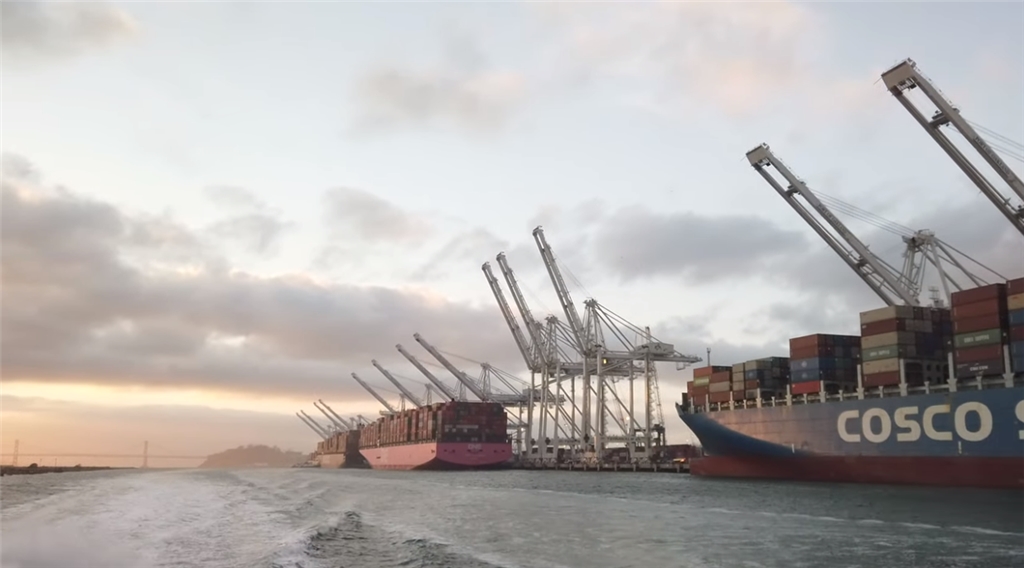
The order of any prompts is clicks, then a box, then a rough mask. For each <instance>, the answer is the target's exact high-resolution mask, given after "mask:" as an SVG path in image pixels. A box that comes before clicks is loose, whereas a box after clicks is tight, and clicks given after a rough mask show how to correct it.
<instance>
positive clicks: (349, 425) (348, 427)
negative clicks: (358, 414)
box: [314, 398, 359, 430]
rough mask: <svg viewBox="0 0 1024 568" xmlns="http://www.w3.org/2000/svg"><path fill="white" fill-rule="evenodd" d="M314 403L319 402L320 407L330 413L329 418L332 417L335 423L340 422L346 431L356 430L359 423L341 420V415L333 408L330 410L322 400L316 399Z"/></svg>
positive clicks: (353, 420) (347, 419)
mask: <svg viewBox="0 0 1024 568" xmlns="http://www.w3.org/2000/svg"><path fill="white" fill-rule="evenodd" d="M316 401H317V402H319V403H320V406H323V407H324V409H325V410H327V412H330V413H331V416H333V417H334V419H335V421H337V422H340V423H341V425H342V426H343V427H344V428H345V429H346V430H356V429H358V428H359V421H358V420H356V419H355V418H342V417H341V415H339V414H338V413H337V412H335V411H334V409H333V408H331V407H330V406H329V405H328V404H327V403H326V402H324V401H323V399H322V398H318V399H316ZM314 404H315V403H314Z"/></svg>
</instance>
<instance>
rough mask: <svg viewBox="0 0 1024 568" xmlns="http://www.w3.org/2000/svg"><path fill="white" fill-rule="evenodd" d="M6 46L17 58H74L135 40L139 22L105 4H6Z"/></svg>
mask: <svg viewBox="0 0 1024 568" xmlns="http://www.w3.org/2000/svg"><path fill="white" fill-rule="evenodd" d="M0 14H2V18H0V19H2V34H0V35H2V45H3V49H4V53H5V54H8V53H9V54H13V55H16V56H33V57H37V56H43V57H52V56H62V57H64V56H72V55H76V54H78V53H81V52H83V51H86V50H89V49H94V48H102V47H106V46H108V45H110V44H112V43H114V42H117V41H120V40H123V39H125V38H128V37H131V36H132V35H133V34H134V33H135V31H136V24H135V22H134V21H133V20H132V19H131V17H129V16H128V15H127V14H126V13H124V12H122V11H121V10H119V9H117V8H114V7H112V6H109V5H106V4H104V3H102V2H84V3H78V2H69V3H55V2H39V1H35V0H24V1H20V0H19V1H6V0H5V1H4V2H2V3H0Z"/></svg>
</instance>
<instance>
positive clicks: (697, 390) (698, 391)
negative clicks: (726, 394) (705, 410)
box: [688, 366, 729, 406]
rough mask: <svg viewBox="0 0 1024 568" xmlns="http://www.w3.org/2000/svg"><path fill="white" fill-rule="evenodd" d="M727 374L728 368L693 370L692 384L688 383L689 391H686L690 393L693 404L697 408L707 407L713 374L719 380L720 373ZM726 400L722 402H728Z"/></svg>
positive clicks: (709, 367)
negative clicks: (717, 374) (716, 374)
mask: <svg viewBox="0 0 1024 568" xmlns="http://www.w3.org/2000/svg"><path fill="white" fill-rule="evenodd" d="M728 372H729V367H722V366H708V367H698V368H696V369H694V370H693V382H692V383H690V386H689V389H688V392H689V393H690V398H692V399H693V401H694V404H697V405H698V406H705V405H707V403H708V402H709V394H710V392H711V376H712V375H714V374H715V373H719V378H720V377H721V373H728ZM726 382H728V381H726ZM715 388H716V389H718V388H719V387H715ZM716 398H718V399H721V398H722V397H720V396H719V397H716ZM728 400H729V399H728V398H726V399H725V400H724V401H722V402H728ZM712 402H713V401H712Z"/></svg>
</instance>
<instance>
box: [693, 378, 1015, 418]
mask: <svg viewBox="0 0 1024 568" xmlns="http://www.w3.org/2000/svg"><path fill="white" fill-rule="evenodd" d="M1011 383H1012V384H1011V385H1008V384H1007V379H1005V378H1004V377H975V378H973V379H966V380H960V381H955V382H952V383H951V382H948V381H947V382H942V383H925V384H924V385H920V386H913V387H910V386H901V385H893V386H882V387H872V388H865V389H862V391H861V392H856V391H854V392H846V391H840V392H838V393H835V394H825V393H812V394H802V395H794V396H789V397H772V398H758V399H750V400H739V401H732V402H722V403H716V402H712V403H708V404H707V407H706V408H705V406H704V405H698V404H695V402H696V401H694V400H692V399H691V400H690V411H691V412H698V411H711V412H718V411H723V410H730V409H731V410H739V409H747V408H761V407H765V406H792V405H798V404H814V403H820V402H832V401H843V400H858V399H865V398H872V399H873V398H891V397H901V396H907V395H909V394H938V393H947V392H953V391H958V390H984V389H997V388H1006V387H1007V386H1024V374H1020V373H1018V374H1017V375H1016V376H1014V377H1013V378H1012V379H1011Z"/></svg>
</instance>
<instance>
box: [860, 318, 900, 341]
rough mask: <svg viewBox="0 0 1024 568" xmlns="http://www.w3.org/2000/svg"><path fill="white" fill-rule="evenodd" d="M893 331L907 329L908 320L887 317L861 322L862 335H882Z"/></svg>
mask: <svg viewBox="0 0 1024 568" xmlns="http://www.w3.org/2000/svg"><path fill="white" fill-rule="evenodd" d="M892 331H907V320H905V319H887V320H881V321H873V322H871V323H864V324H861V326H860V335H861V337H869V336H872V335H880V334H883V333H889V332H892Z"/></svg>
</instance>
